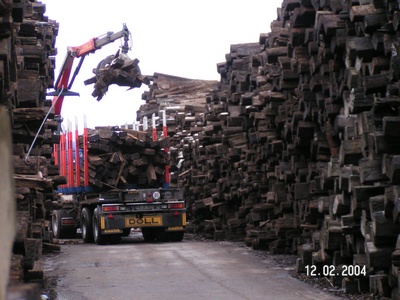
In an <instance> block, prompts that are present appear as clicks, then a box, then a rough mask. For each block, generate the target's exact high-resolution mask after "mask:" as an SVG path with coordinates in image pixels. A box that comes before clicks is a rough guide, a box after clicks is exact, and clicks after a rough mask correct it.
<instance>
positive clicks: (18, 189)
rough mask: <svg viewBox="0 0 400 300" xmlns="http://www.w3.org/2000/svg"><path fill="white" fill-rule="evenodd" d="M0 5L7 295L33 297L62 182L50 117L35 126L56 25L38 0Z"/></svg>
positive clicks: (49, 76)
mask: <svg viewBox="0 0 400 300" xmlns="http://www.w3.org/2000/svg"><path fill="white" fill-rule="evenodd" d="M0 8H1V10H0V85H1V94H0V104H1V105H5V106H6V107H7V108H8V110H9V112H10V117H11V121H12V139H13V152H14V157H13V159H14V171H15V175H14V182H15V200H16V203H17V228H18V231H17V234H16V238H15V241H14V247H13V258H12V266H11V270H10V278H9V293H10V294H12V295H19V296H18V297H20V298H21V299H22V298H24V299H28V296H27V295H30V296H31V297H32V298H34V299H37V297H36V296H37V294H38V293H39V289H38V288H37V286H40V285H43V283H44V276H43V267H44V264H43V258H42V255H41V254H42V250H43V248H44V245H46V244H47V243H43V241H46V239H47V238H48V234H47V232H46V230H45V229H46V226H47V222H46V218H47V217H48V209H49V208H50V206H51V203H52V200H53V196H54V188H56V185H57V184H58V183H64V179H63V178H60V177H59V176H58V174H59V171H58V168H57V167H55V166H54V165H53V162H52V158H51V157H52V149H53V144H54V143H58V138H57V136H54V135H53V134H52V133H53V131H54V130H55V129H56V128H57V123H56V122H55V121H53V119H52V117H53V115H52V114H50V115H49V119H48V120H47V121H46V122H45V124H44V126H43V127H42V128H41V126H40V125H41V123H42V121H43V120H44V118H45V115H46V114H47V112H48V110H49V109H50V105H47V103H45V101H44V99H45V91H46V89H47V88H49V87H51V86H52V84H53V80H54V57H53V58H52V57H51V56H54V55H56V52H57V51H56V49H55V48H54V45H55V39H56V36H57V31H58V24H57V23H55V22H54V21H51V20H49V19H48V18H47V17H46V16H45V15H44V13H45V10H46V7H45V5H44V4H42V3H41V2H37V1H25V0H21V1H7V0H5V1H0ZM36 133H38V136H37V139H36V142H35V144H34V145H32V144H33V140H34V137H35V135H36ZM31 146H32V147H31ZM30 148H31V151H30V152H29V156H28V151H29V149H30ZM47 245H49V244H47ZM34 282H36V283H39V285H35V284H34ZM27 283H30V284H27ZM35 295H36V296H35ZM35 297H36V298H35ZM29 299H31V298H29Z"/></svg>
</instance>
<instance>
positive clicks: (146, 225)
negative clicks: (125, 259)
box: [52, 189, 186, 245]
mask: <svg viewBox="0 0 400 300" xmlns="http://www.w3.org/2000/svg"><path fill="white" fill-rule="evenodd" d="M57 206H58V207H59V209H54V210H53V214H52V230H53V235H54V237H55V238H65V237H66V238H67V237H73V236H75V235H76V230H77V229H78V228H81V232H82V239H83V241H84V242H85V243H91V242H95V243H96V244H99V245H101V244H107V243H117V242H118V241H119V240H120V239H121V237H122V236H128V235H129V234H130V231H131V229H132V228H141V230H142V234H143V238H144V240H145V241H148V242H153V241H163V242H164V241H165V242H167V241H172V242H178V241H182V239H183V236H184V231H185V226H186V207H185V201H184V199H183V196H182V192H181V191H180V190H179V189H132V190H112V191H110V192H107V193H105V194H99V195H98V194H87V195H60V197H59V200H58V202H57Z"/></svg>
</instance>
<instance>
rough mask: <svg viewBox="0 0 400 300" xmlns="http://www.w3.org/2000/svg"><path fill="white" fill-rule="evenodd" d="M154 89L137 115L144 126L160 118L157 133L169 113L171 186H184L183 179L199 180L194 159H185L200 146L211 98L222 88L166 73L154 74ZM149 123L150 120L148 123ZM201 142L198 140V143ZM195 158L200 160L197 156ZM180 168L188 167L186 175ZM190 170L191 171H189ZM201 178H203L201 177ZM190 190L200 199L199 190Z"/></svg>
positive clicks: (152, 81)
mask: <svg viewBox="0 0 400 300" xmlns="http://www.w3.org/2000/svg"><path fill="white" fill-rule="evenodd" d="M149 79H150V81H151V85H149V87H150V90H149V91H148V92H145V93H144V94H143V96H142V98H143V99H144V100H146V104H143V105H141V107H140V110H139V111H138V114H137V120H138V121H140V123H146V122H150V120H151V118H152V115H153V114H154V115H155V117H156V126H157V131H159V132H160V131H162V128H161V126H162V121H161V120H162V118H163V115H162V114H163V113H162V111H165V112H166V126H167V133H168V136H169V137H170V138H171V141H170V142H171V143H170V148H169V150H170V158H171V163H170V167H171V169H170V170H171V184H172V185H178V184H179V185H181V186H182V184H180V183H179V182H180V179H179V178H178V173H181V174H180V175H179V176H180V177H185V174H188V173H190V172H192V174H191V176H192V177H196V176H197V173H198V172H199V170H198V169H196V168H195V167H193V168H191V167H190V164H191V160H188V159H187V158H186V160H183V152H185V153H186V154H188V155H191V153H190V151H191V150H190V149H191V144H192V143H196V139H197V138H198V137H199V136H201V135H202V134H203V132H204V130H209V129H210V128H208V129H207V128H204V126H203V124H204V117H205V114H206V113H207V110H206V103H207V99H206V98H207V95H209V94H210V93H211V92H212V91H214V90H216V89H217V87H218V81H213V80H198V79H189V78H183V77H177V76H172V75H167V74H162V73H154V75H153V76H151V77H150V78H149ZM146 120H147V121H146ZM197 143H198V141H197ZM193 155H194V156H193V157H198V156H197V154H195V153H193ZM178 166H179V168H185V169H186V171H187V172H186V173H185V174H182V172H178ZM189 169H190V170H189ZM200 177H201V175H199V178H200ZM186 188H187V189H188V191H187V197H190V198H191V199H195V198H197V194H196V192H195V191H193V190H191V187H190V186H189V185H188V186H186Z"/></svg>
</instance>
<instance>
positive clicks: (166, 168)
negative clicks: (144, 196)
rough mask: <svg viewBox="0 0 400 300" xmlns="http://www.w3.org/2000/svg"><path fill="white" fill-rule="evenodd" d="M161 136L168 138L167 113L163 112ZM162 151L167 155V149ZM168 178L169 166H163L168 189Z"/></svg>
mask: <svg viewBox="0 0 400 300" xmlns="http://www.w3.org/2000/svg"><path fill="white" fill-rule="evenodd" d="M163 136H164V138H167V137H168V130H167V111H166V110H164V111H163ZM164 151H165V152H166V153H167V154H168V152H169V148H168V147H165V148H164ZM169 182H170V176H169V165H165V184H166V186H167V187H169Z"/></svg>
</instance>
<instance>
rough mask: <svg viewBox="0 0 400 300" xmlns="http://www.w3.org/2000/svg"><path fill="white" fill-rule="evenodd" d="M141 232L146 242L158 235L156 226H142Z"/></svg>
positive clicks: (151, 240)
mask: <svg viewBox="0 0 400 300" xmlns="http://www.w3.org/2000/svg"><path fill="white" fill-rule="evenodd" d="M142 234H143V239H144V240H145V241H146V242H154V241H155V240H156V238H157V235H158V234H157V229H156V228H142Z"/></svg>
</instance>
